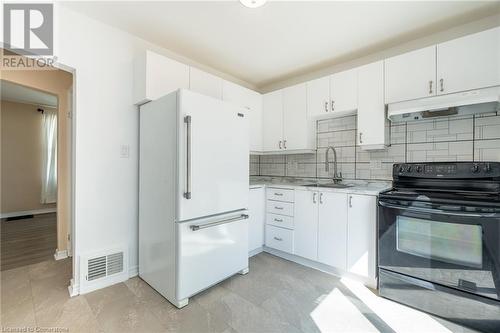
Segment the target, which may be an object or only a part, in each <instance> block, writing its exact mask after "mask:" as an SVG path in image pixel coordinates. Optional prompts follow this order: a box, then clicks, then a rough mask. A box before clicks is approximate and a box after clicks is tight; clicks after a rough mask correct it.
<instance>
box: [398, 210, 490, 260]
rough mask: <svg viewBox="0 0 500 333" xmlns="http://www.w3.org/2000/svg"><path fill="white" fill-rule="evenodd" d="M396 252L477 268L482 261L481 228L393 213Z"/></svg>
mask: <svg viewBox="0 0 500 333" xmlns="http://www.w3.org/2000/svg"><path fill="white" fill-rule="evenodd" d="M396 242H397V244H396V249H397V251H399V252H403V253H407V254H411V255H415V256H419V257H423V258H427V259H430V260H438V261H442V262H447V263H451V264H459V265H463V266H469V267H473V268H480V267H481V265H482V263H483V251H482V249H483V241H482V227H481V226H480V225H471V224H455V223H448V222H446V223H445V222H438V221H429V220H425V219H419V218H415V217H408V216H397V220H396Z"/></svg>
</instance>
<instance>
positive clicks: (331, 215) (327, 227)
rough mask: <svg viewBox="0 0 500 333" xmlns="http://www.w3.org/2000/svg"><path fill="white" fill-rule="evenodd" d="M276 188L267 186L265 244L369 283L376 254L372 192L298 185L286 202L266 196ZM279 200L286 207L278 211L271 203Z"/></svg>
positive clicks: (372, 274) (273, 203)
mask: <svg viewBox="0 0 500 333" xmlns="http://www.w3.org/2000/svg"><path fill="white" fill-rule="evenodd" d="M288 191H290V190H288ZM275 193H278V189H276V188H268V189H267V194H266V196H267V198H268V199H267V202H266V204H267V212H268V213H267V217H266V246H267V247H270V248H273V249H277V250H280V251H283V252H287V253H291V254H294V255H296V256H299V257H303V258H306V259H309V260H312V261H316V262H320V263H322V264H325V265H328V266H331V267H334V268H336V269H338V270H339V272H340V273H342V272H348V273H352V274H355V275H357V276H359V277H362V278H364V279H365V280H366V279H368V280H367V281H372V282H370V284H372V283H373V281H374V279H375V277H376V253H377V252H376V237H377V197H376V196H374V195H362V194H348V193H337V192H322V191H310V190H306V189H304V190H302V189H300V190H299V189H296V190H295V193H294V194H293V195H292V194H291V193H288V196H287V197H288V198H293V202H292V203H290V202H280V201H276V200H270V199H269V198H273V195H275ZM279 205H283V206H286V207H288V208H287V209H284V210H282V211H285V213H286V214H283V213H276V208H275V207H276V206H279ZM279 207H281V206H279ZM291 209H292V210H291ZM279 211H280V210H278V212H279Z"/></svg>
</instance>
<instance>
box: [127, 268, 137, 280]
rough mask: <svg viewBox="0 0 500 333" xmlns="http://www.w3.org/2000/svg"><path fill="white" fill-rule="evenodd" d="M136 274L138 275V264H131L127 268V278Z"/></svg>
mask: <svg viewBox="0 0 500 333" xmlns="http://www.w3.org/2000/svg"><path fill="white" fill-rule="evenodd" d="M137 275H139V266H137V265H135V266H131V267H130V268H129V269H128V278H129V279H131V278H133V277H135V276H137Z"/></svg>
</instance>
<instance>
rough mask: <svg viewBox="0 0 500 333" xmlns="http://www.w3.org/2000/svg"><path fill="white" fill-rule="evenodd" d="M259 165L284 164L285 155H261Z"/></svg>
mask: <svg viewBox="0 0 500 333" xmlns="http://www.w3.org/2000/svg"><path fill="white" fill-rule="evenodd" d="M260 163H264V164H269V163H285V155H262V156H261V157H260Z"/></svg>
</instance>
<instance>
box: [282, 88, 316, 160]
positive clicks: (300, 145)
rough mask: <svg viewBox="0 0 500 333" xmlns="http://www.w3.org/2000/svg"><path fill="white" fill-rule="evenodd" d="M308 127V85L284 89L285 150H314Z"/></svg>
mask: <svg viewBox="0 0 500 333" xmlns="http://www.w3.org/2000/svg"><path fill="white" fill-rule="evenodd" d="M311 141H312V140H311V135H310V131H309V126H308V125H307V89H306V84H305V83H302V84H298V85H295V86H291V87H288V88H285V89H283V148H284V149H286V150H292V149H293V150H297V149H314V147H312V142H311Z"/></svg>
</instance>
